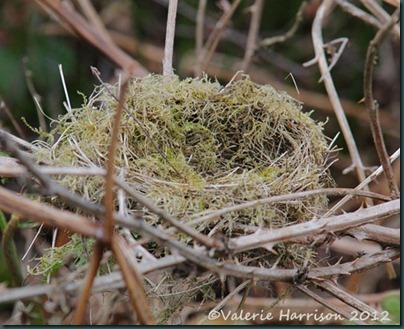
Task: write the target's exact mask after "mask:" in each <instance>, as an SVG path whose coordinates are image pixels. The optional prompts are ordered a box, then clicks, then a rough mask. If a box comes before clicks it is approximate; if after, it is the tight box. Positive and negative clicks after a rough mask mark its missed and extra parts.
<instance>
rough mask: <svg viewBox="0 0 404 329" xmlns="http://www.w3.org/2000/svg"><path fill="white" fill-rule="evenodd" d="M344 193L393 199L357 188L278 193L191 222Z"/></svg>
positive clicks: (222, 209) (200, 221)
mask: <svg viewBox="0 0 404 329" xmlns="http://www.w3.org/2000/svg"><path fill="white" fill-rule="evenodd" d="M344 194H349V195H352V196H364V197H370V198H376V199H381V200H384V201H389V200H391V199H390V198H389V197H386V196H384V195H381V194H377V193H373V192H367V191H361V190H357V189H349V188H322V189H317V190H311V191H304V192H296V193H291V194H287V195H277V196H272V197H269V198H264V199H258V200H255V201H249V202H244V203H241V204H238V205H234V206H230V207H225V208H221V209H218V210H216V211H214V212H212V213H210V214H208V215H205V216H202V217H200V218H198V219H195V220H193V221H192V222H190V224H191V225H198V224H200V223H202V222H206V221H210V220H212V219H214V218H218V217H219V216H223V215H225V214H228V213H231V212H236V211H240V210H243V209H246V208H253V207H258V206H262V205H266V204H270V203H275V202H286V201H293V200H296V199H300V198H307V197H312V196H316V195H337V196H339V195H344Z"/></svg>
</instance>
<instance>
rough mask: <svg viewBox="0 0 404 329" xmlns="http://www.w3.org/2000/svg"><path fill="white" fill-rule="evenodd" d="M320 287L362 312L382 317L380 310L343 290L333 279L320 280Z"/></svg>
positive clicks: (318, 284)
mask: <svg viewBox="0 0 404 329" xmlns="http://www.w3.org/2000/svg"><path fill="white" fill-rule="evenodd" d="M315 284H316V285H317V286H318V287H321V288H322V289H324V290H325V291H327V292H328V293H330V294H331V295H333V296H335V297H337V298H338V299H340V300H341V301H343V302H344V303H346V304H348V305H350V306H352V307H353V308H355V309H357V310H358V311H360V312H369V313H370V314H375V315H378V318H382V316H381V315H380V313H379V312H377V311H376V310H375V309H373V308H372V307H370V306H369V305H367V304H366V303H364V302H362V301H361V300H359V299H357V298H355V297H354V296H352V295H351V294H349V293H347V292H345V291H343V290H342V289H341V288H339V287H338V286H337V285H336V284H334V283H333V282H331V281H323V282H318V283H315Z"/></svg>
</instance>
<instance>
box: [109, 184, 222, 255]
mask: <svg viewBox="0 0 404 329" xmlns="http://www.w3.org/2000/svg"><path fill="white" fill-rule="evenodd" d="M116 184H117V185H118V186H119V187H120V188H121V189H122V190H124V191H125V192H126V193H127V194H128V195H130V196H131V197H132V198H133V199H134V200H135V201H136V202H139V203H140V204H142V205H143V206H145V207H146V208H147V209H149V210H150V211H151V212H153V213H154V214H156V215H158V216H159V217H161V218H162V219H163V220H165V221H166V222H168V223H170V224H171V225H172V226H174V227H175V228H176V229H177V230H179V231H180V232H184V233H186V234H188V235H189V236H190V237H192V238H193V239H194V240H195V241H198V242H199V243H201V244H202V245H205V246H207V247H209V248H212V249H215V250H224V249H225V247H224V244H223V242H221V241H219V240H215V239H213V238H211V237H208V236H206V235H204V234H202V233H199V232H198V231H196V230H195V229H193V228H192V227H190V226H189V225H188V224H187V223H186V222H180V221H179V220H177V219H176V218H175V217H174V216H172V215H170V214H169V213H167V212H166V211H164V209H162V208H160V207H158V206H156V205H154V204H153V203H152V202H151V201H150V200H149V199H148V198H146V197H145V196H143V195H142V194H140V193H139V192H136V191H134V190H133V189H132V188H131V187H130V186H129V185H128V184H127V183H125V182H124V181H122V180H116Z"/></svg>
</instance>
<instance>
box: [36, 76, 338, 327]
mask: <svg viewBox="0 0 404 329" xmlns="http://www.w3.org/2000/svg"><path fill="white" fill-rule="evenodd" d="M114 95H116V96H114ZM118 95H119V85H114V86H110V85H105V84H104V85H101V86H97V87H96V88H95V90H94V92H93V93H92V95H91V96H90V97H89V98H88V100H87V99H86V98H85V100H84V104H83V106H82V107H81V108H78V109H72V110H71V111H69V112H68V113H67V114H65V115H63V116H61V117H59V118H58V119H57V120H55V121H53V122H52V127H53V131H52V132H51V134H50V135H47V136H46V137H47V141H46V142H36V144H37V146H39V147H38V148H36V149H35V156H36V158H37V161H38V162H40V163H46V164H47V165H52V166H74V167H90V168H92V167H97V168H104V167H105V163H106V159H107V153H108V145H109V143H110V138H111V131H112V124H113V117H114V114H115V112H116V108H117V100H116V98H117V97H118ZM125 97H126V101H125V105H124V109H125V112H124V115H123V117H122V119H121V130H120V135H119V149H118V153H117V156H116V159H115V163H116V169H117V175H118V176H119V177H120V178H121V179H122V180H124V181H125V182H126V183H127V184H129V185H130V186H131V188H133V189H134V190H136V191H138V192H140V193H142V194H143V195H144V196H146V197H147V198H148V199H149V200H151V201H152V202H153V203H154V204H155V205H157V206H159V207H161V208H162V209H164V210H165V211H166V212H167V213H169V214H171V215H172V216H174V217H175V218H177V219H178V220H180V221H181V222H184V223H185V222H186V223H187V224H188V225H190V226H192V227H194V228H195V229H196V230H198V231H199V232H201V233H203V234H205V235H207V236H210V237H220V238H221V239H224V240H226V239H229V238H234V237H238V236H242V235H245V234H248V233H252V232H255V231H257V230H259V229H260V228H280V227H284V226H286V225H288V224H291V223H296V222H304V221H308V220H310V219H312V218H313V217H314V216H315V215H317V214H321V213H322V212H323V211H324V210H325V209H326V208H327V205H328V200H327V198H326V196H325V195H317V196H312V197H308V198H305V199H299V200H297V201H288V202H286V201H284V202H279V203H271V204H268V205H260V206H257V207H249V208H245V209H243V210H240V211H237V212H230V213H227V214H224V215H221V216H210V218H209V220H200V219H201V218H202V219H203V216H206V215H210V214H214V212H215V211H217V210H219V209H222V208H224V207H229V206H232V205H236V204H242V203H244V202H248V201H254V200H258V199H261V198H266V197H271V196H278V195H285V194H290V193H294V192H300V191H308V190H314V189H319V188H323V187H325V186H327V185H331V184H332V179H331V178H330V176H329V173H328V170H327V168H328V167H327V162H328V157H329V154H330V147H329V141H328V139H327V138H326V137H325V136H324V135H323V133H322V123H317V122H315V121H314V120H312V119H311V118H310V114H309V113H303V112H302V111H301V105H300V104H299V102H298V101H296V100H295V99H293V98H291V97H290V96H288V95H287V94H286V93H280V92H277V91H275V90H274V89H273V88H272V87H271V86H269V85H265V86H263V85H258V84H255V83H254V82H252V81H251V80H250V79H249V78H248V77H247V76H244V77H243V78H242V79H239V80H237V81H233V82H231V83H229V84H228V85H226V86H224V87H223V86H221V85H220V84H219V83H218V82H212V81H210V80H209V79H208V78H207V77H203V78H201V79H191V78H188V79H185V80H180V79H179V78H178V77H177V76H170V77H167V76H161V75H149V76H147V77H144V78H135V79H133V80H132V81H130V83H129V84H128V88H127V91H126V96H125ZM56 179H57V181H58V182H60V183H61V184H63V185H64V186H66V187H67V188H69V189H70V190H72V191H73V192H75V193H78V194H80V195H81V196H83V197H84V198H86V199H87V200H89V201H92V202H96V203H100V202H102V199H103V194H104V180H103V177H100V176H59V177H57V178H56ZM118 194H119V191H118ZM120 195H121V197H120V198H119V197H118V198H116V200H117V204H116V209H117V210H119V211H122V212H124V213H126V214H130V215H133V216H134V217H135V218H136V219H137V220H144V221H146V222H148V223H150V224H153V225H156V226H158V227H159V228H161V229H163V230H166V231H167V232H170V233H171V236H172V238H173V239H178V240H180V241H182V242H184V243H186V244H189V245H193V244H194V245H196V244H195V241H193V240H192V238H191V237H189V236H187V235H185V234H184V233H180V232H177V231H176V230H175V228H173V227H170V224H169V223H166V222H165V221H163V220H162V219H161V218H160V217H159V216H158V215H156V214H154V213H153V212H151V211H149V210H148V209H147V208H145V207H143V206H142V205H141V204H138V203H137V202H136V201H134V200H133V199H131V198H130V196H127V195H124V193H121V194H120ZM51 202H52V203H53V204H56V205H57V206H59V207H62V208H64V207H67V206H66V205H64V204H63V203H62V202H61V201H60V200H57V199H52V200H51ZM76 211H77V210H76ZM118 230H121V229H118ZM130 234H131V235H132V237H134V238H135V239H137V240H139V241H140V242H141V243H142V245H143V247H144V248H145V249H146V250H147V252H148V253H150V254H151V255H153V257H156V258H161V257H165V256H167V255H169V254H171V253H170V250H169V249H168V248H166V247H165V246H162V245H158V244H157V243H154V242H153V241H150V240H148V239H147V238H144V237H141V236H140V235H139V233H138V232H130ZM83 243H84V244H86V248H87V249H88V250H90V251H91V248H92V242H91V239H88V240H83V239H81V238H80V239H77V238H74V236H73V237H72V239H71V241H70V242H69V243H68V244H66V245H65V246H63V247H61V248H64V251H65V252H70V253H73V254H74V256H73V257H74V258H75V261H74V264H76V265H74V264H73V265H72V269H74V267H77V266H78V264H83V262H86V261H87V260H88V259H87V257H88V256H86V255H88V254H91V252H89V253H80V252H77V250H78V249H80V248H82V244H83ZM76 249H77V250H76ZM80 250H81V249H80ZM61 254H62V253H58V252H55V250H50V251H49V252H48V254H47V255H45V256H44V257H43V258H42V259H40V262H39V263H38V265H37V267H36V268H35V269H33V270H32V271H31V274H35V273H37V274H38V273H44V269H45V268H52V263H53V264H60V262H63V260H61V256H60V255H61ZM314 255H315V252H314V251H312V250H310V249H308V248H307V247H301V246H300V245H298V244H292V243H283V244H279V245H277V246H276V247H275V248H274V249H272V250H267V249H266V248H264V247H261V248H257V249H255V250H250V251H248V252H242V253H238V254H236V255H228V256H224V257H223V261H230V262H235V261H236V260H237V261H238V262H239V263H242V264H243V265H251V266H264V267H272V266H274V265H276V266H278V267H281V268H292V267H295V266H299V265H301V264H302V263H303V262H304V261H305V260H307V259H310V261H314ZM45 259H46V262H45ZM107 263H108V262H107ZM107 263H104V267H102V268H103V270H104V271H109V270H111V268H113V265H114V264H113V262H112V263H111V264H107ZM191 268H194V267H191ZM194 269H195V268H194ZM182 270H183V269H182ZM182 270H181V269H180V270H178V269H177V270H174V271H167V272H165V274H164V275H160V276H159V277H158V278H157V277H155V278H154V280H158V282H153V280H152V279H147V280H146V292H147V293H148V295H149V296H150V297H151V299H156V300H158V301H159V302H158V303H157V304H155V303H153V304H154V305H155V307H154V311H155V313H156V314H155V315H156V317H157V319H159V321H160V322H161V323H169V322H170V321H173V320H172V319H173V317H175V316H176V315H178V313H179V312H180V311H181V309H182V308H183V307H184V306H185V305H186V304H187V303H189V301H190V300H191V299H194V298H198V299H200V300H202V301H203V300H214V299H215V298H216V297H218V296H220V294H221V292H220V280H219V278H218V277H217V276H216V275H215V274H213V273H206V272H204V271H200V270H196V271H195V270H190V269H185V274H184V273H182V274H179V273H180V272H181V271H182ZM191 272H193V273H192V275H190V274H191ZM170 319H171V320H170Z"/></svg>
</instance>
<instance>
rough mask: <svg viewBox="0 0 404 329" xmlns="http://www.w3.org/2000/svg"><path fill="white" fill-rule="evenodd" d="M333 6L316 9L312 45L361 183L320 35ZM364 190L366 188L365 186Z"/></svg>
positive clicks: (358, 160) (327, 3)
mask: <svg viewBox="0 0 404 329" xmlns="http://www.w3.org/2000/svg"><path fill="white" fill-rule="evenodd" d="M332 6H333V1H332V0H324V1H323V2H322V3H321V5H320V7H319V8H318V10H317V13H316V17H315V19H314V22H313V27H312V38H313V46H314V50H315V54H316V56H315V60H316V61H317V62H318V65H319V68H320V71H321V76H322V77H323V79H324V85H325V88H326V90H327V93H328V96H329V98H330V101H331V103H332V105H333V107H334V111H335V115H336V117H337V119H338V122H339V125H340V127H341V130H342V133H343V135H344V138H345V141H346V143H347V146H348V150H349V154H350V155H351V158H352V162H353V165H354V166H355V168H356V172H357V175H358V178H359V182H360V183H361V182H362V181H364V180H365V179H366V175H365V172H364V169H363V164H362V159H361V157H360V155H359V151H358V148H357V146H356V144H355V139H354V137H353V135H352V131H351V129H350V127H349V124H348V120H347V118H346V116H345V113H344V109H343V108H342V105H341V101H340V99H339V96H338V93H337V91H336V89H335V86H334V82H333V80H332V77H331V74H330V72H329V67H328V64H327V59H326V56H325V53H324V42H323V37H322V31H321V29H322V25H323V21H324V19H325V17H326V14H327V12H328V11H329V10H330V9H331V7H332ZM365 190H368V188H367V187H365Z"/></svg>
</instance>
